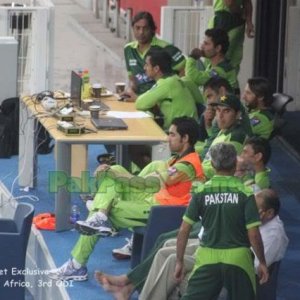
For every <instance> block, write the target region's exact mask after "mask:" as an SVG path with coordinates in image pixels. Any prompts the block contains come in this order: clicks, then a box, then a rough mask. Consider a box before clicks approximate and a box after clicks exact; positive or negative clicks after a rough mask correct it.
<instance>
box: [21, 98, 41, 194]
mask: <svg viewBox="0 0 300 300" xmlns="http://www.w3.org/2000/svg"><path fill="white" fill-rule="evenodd" d="M36 128H37V121H36V119H35V117H34V116H33V114H32V113H31V111H30V109H28V108H27V106H26V104H25V103H24V102H23V101H20V128H19V185H20V186H24V187H30V188H33V187H35V186H36V174H37V155H36V138H37V137H36Z"/></svg>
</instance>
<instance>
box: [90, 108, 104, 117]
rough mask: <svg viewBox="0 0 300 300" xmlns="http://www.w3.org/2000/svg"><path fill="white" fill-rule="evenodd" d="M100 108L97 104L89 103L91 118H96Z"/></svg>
mask: <svg viewBox="0 0 300 300" xmlns="http://www.w3.org/2000/svg"><path fill="white" fill-rule="evenodd" d="M100 109H101V107H100V106H99V105H90V107H89V110H90V112H91V118H94V119H98V118H99V111H100Z"/></svg>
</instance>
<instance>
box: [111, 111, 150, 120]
mask: <svg viewBox="0 0 300 300" xmlns="http://www.w3.org/2000/svg"><path fill="white" fill-rule="evenodd" d="M106 115H107V116H109V117H115V118H120V119H142V118H150V117H151V116H150V115H149V114H147V113H145V112H143V111H134V112H127V111H112V110H110V111H107V112H106Z"/></svg>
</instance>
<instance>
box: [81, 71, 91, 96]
mask: <svg viewBox="0 0 300 300" xmlns="http://www.w3.org/2000/svg"><path fill="white" fill-rule="evenodd" d="M90 96H91V84H90V73H89V70H84V71H83V73H82V91H81V98H82V99H87V98H90Z"/></svg>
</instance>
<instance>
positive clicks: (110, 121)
mask: <svg viewBox="0 0 300 300" xmlns="http://www.w3.org/2000/svg"><path fill="white" fill-rule="evenodd" d="M91 122H92V124H93V125H94V126H95V127H96V128H97V129H99V130H125V129H128V126H127V124H126V123H125V122H124V121H123V120H122V119H120V118H112V117H105V118H99V119H95V118H91Z"/></svg>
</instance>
